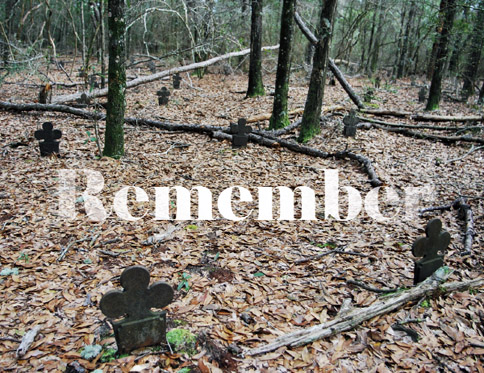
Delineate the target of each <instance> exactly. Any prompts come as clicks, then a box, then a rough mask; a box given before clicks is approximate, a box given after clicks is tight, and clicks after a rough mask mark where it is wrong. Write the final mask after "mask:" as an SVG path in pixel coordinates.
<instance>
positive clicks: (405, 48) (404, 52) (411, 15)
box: [397, 0, 416, 79]
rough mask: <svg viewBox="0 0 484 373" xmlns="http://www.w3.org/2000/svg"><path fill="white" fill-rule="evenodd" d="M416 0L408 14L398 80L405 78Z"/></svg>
mask: <svg viewBox="0 0 484 373" xmlns="http://www.w3.org/2000/svg"><path fill="white" fill-rule="evenodd" d="M415 8H416V6H415V0H412V2H411V3H410V11H409V14H408V20H407V25H406V27H405V34H404V36H403V44H402V53H401V54H400V61H399V63H398V71H397V78H398V79H400V78H402V77H403V76H404V74H405V70H406V67H407V51H408V44H409V42H410V30H411V28H412V23H413V18H414V16H415Z"/></svg>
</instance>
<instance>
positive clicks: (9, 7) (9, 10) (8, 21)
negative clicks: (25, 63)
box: [0, 0, 15, 65]
mask: <svg viewBox="0 0 484 373" xmlns="http://www.w3.org/2000/svg"><path fill="white" fill-rule="evenodd" d="M14 2H15V0H6V1H5V2H4V4H3V6H4V9H3V14H4V19H3V24H4V25H5V26H4V28H5V30H4V31H5V33H3V32H0V41H1V42H2V43H1V50H2V59H3V63H4V64H5V65H7V64H8V62H9V60H10V47H9V43H10V39H12V36H13V33H14V32H13V30H12V28H13V27H12V25H13V19H12V18H13V11H14V6H13V5H14Z"/></svg>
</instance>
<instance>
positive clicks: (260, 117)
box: [247, 105, 345, 123]
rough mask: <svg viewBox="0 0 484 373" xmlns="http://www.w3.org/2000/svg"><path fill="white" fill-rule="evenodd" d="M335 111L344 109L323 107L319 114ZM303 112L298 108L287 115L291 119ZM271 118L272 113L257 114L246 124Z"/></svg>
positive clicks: (337, 106) (302, 109)
mask: <svg viewBox="0 0 484 373" xmlns="http://www.w3.org/2000/svg"><path fill="white" fill-rule="evenodd" d="M337 110H345V108H344V107H343V106H341V105H336V106H326V107H323V109H322V110H321V112H322V114H326V113H329V112H333V111H337ZM303 112H304V108H298V109H294V110H291V111H290V112H289V113H288V114H287V115H288V116H290V117H291V116H294V115H298V114H302V113H303ZM271 116H272V113H265V114H259V115H256V116H253V117H250V118H248V119H247V123H255V122H261V121H263V120H269V119H271Z"/></svg>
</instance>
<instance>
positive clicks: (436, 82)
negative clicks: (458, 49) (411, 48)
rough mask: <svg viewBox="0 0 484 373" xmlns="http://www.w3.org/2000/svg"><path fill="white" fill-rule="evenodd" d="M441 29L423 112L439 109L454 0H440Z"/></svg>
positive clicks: (452, 20)
mask: <svg viewBox="0 0 484 373" xmlns="http://www.w3.org/2000/svg"><path fill="white" fill-rule="evenodd" d="M440 9H441V13H440V17H441V20H442V28H441V32H440V35H439V38H438V39H439V40H438V51H437V56H436V60H435V67H434V73H433V75H432V83H431V84H430V91H429V98H428V101H427V106H426V108H425V110H427V111H430V110H436V109H438V108H439V103H440V98H441V95H442V92H441V88H442V79H443V77H444V70H445V61H446V59H447V54H448V51H449V40H450V33H451V31H452V26H453V23H454V17H455V13H456V0H441V5H440Z"/></svg>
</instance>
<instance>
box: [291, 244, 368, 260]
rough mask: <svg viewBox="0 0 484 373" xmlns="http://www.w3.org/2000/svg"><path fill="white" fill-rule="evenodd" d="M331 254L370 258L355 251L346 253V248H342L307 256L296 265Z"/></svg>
mask: <svg viewBox="0 0 484 373" xmlns="http://www.w3.org/2000/svg"><path fill="white" fill-rule="evenodd" d="M329 254H346V255H356V256H361V257H365V258H366V257H368V255H366V254H362V253H358V252H355V251H344V247H342V248H336V249H333V250H329V251H326V252H324V253H321V254H317V255H311V256H307V257H305V258H301V259H298V260H296V261H295V262H294V263H295V264H301V263H306V262H309V261H311V260H318V259H321V258H322V257H325V256H326V255H329Z"/></svg>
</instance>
